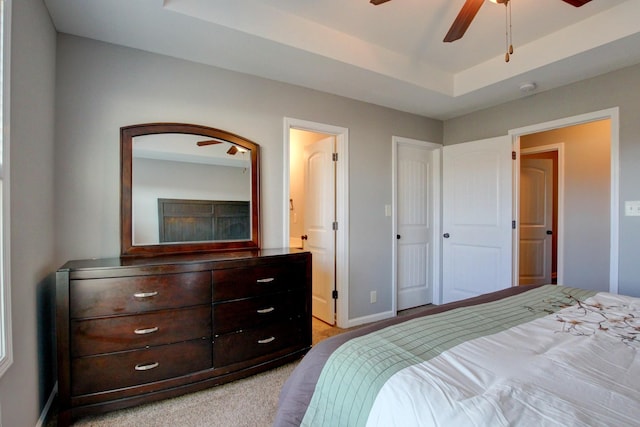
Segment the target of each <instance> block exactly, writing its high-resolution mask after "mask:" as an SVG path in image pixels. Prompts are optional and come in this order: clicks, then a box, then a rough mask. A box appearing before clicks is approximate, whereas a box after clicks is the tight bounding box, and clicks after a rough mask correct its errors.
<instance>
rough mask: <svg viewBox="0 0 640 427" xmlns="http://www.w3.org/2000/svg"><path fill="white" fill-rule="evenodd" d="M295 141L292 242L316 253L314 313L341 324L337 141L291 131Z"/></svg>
mask: <svg viewBox="0 0 640 427" xmlns="http://www.w3.org/2000/svg"><path fill="white" fill-rule="evenodd" d="M289 132H290V134H289V135H290V136H289V144H290V149H289V157H290V158H289V183H290V184H289V241H290V242H291V246H292V247H300V248H302V249H305V250H307V251H309V252H311V259H312V264H313V266H312V269H311V271H312V288H313V289H312V292H311V300H312V310H311V311H312V314H313V316H314V317H315V318H317V319H320V320H322V321H323V322H325V323H327V324H329V325H333V324H334V323H335V311H336V310H335V299H334V292H335V291H336V287H335V284H336V277H335V276H336V270H335V265H336V231H337V230H336V229H334V224H335V223H336V209H335V206H336V191H335V181H336V179H335V178H336V166H335V161H334V156H333V154H334V153H335V149H336V148H335V147H336V138H335V136H334V135H327V134H323V133H317V132H311V131H307V130H301V129H291V130H290V131H289Z"/></svg>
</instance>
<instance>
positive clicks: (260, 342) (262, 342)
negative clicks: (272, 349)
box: [258, 337, 276, 344]
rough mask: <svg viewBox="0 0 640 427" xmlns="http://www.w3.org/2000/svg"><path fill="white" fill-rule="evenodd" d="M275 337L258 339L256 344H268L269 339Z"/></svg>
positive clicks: (272, 339) (271, 339)
mask: <svg viewBox="0 0 640 427" xmlns="http://www.w3.org/2000/svg"><path fill="white" fill-rule="evenodd" d="M275 339H276V337H269V338H265V339H263V340H258V344H269V343H270V342H271V341H274V340H275Z"/></svg>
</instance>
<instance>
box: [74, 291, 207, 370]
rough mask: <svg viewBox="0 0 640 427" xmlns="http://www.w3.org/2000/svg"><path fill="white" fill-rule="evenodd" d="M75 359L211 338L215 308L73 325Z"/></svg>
mask: <svg viewBox="0 0 640 427" xmlns="http://www.w3.org/2000/svg"><path fill="white" fill-rule="evenodd" d="M71 336H72V337H73V338H72V340H71V356H72V357H78V356H88V355H91V354H100V353H110V352H114V351H123V350H133V349H136V348H144V347H146V346H154V345H161V344H171V343H175V342H181V341H189V340H193V339H198V338H203V337H207V338H209V337H210V336H211V305H210V304H209V305H205V306H199V307H193V308H184V309H176V310H163V311H156V312H151V313H144V314H137V315H131V316H116V317H106V318H97V319H95V318H94V319H88V320H74V321H72V322H71Z"/></svg>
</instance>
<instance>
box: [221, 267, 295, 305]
mask: <svg viewBox="0 0 640 427" xmlns="http://www.w3.org/2000/svg"><path fill="white" fill-rule="evenodd" d="M305 278H306V267H305V264H304V263H288V264H269V265H261V266H255V267H246V268H229V269H223V270H214V271H213V300H214V301H224V300H230V299H240V298H247V297H252V296H257V295H265V294H269V293H274V292H282V291H285V290H289V289H301V288H304V286H305V284H306V281H305Z"/></svg>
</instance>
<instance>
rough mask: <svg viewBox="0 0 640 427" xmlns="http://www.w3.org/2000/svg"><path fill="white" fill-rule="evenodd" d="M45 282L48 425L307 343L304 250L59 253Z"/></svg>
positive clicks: (287, 357) (213, 377)
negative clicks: (54, 408)
mask: <svg viewBox="0 0 640 427" xmlns="http://www.w3.org/2000/svg"><path fill="white" fill-rule="evenodd" d="M56 280H57V296H56V298H57V314H56V316H57V321H56V322H57V337H58V396H59V407H60V412H59V417H58V425H59V426H65V425H69V424H70V422H71V420H72V419H73V418H77V417H79V416H83V415H88V414H95V413H100V412H105V411H110V410H115V409H121V408H125V407H130V406H134V405H138V404H141V403H146V402H151V401H154V400H159V399H164V398H168V397H173V396H178V395H181V394H184V393H188V392H192V391H196V390H200V389H204V388H207V387H211V386H214V385H217V384H222V383H225V382H228V381H233V380H236V379H239V378H242V377H246V376H248V375H252V374H255V373H257V372H261V371H264V370H267V369H270V368H273V367H276V366H279V365H282V364H285V363H287V362H289V361H292V360H294V359H296V358H299V357H301V356H302V355H303V354H304V353H306V352H307V351H308V350H309V348H310V347H311V254H310V253H309V252H303V251H299V250H295V249H267V250H258V251H238V252H220V253H209V254H189V255H175V256H159V257H149V258H113V259H95V260H80V261H70V262H68V263H66V264H65V265H64V266H62V267H61V268H60V269H59V270H58V272H57V276H56Z"/></svg>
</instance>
